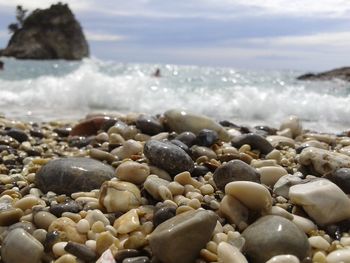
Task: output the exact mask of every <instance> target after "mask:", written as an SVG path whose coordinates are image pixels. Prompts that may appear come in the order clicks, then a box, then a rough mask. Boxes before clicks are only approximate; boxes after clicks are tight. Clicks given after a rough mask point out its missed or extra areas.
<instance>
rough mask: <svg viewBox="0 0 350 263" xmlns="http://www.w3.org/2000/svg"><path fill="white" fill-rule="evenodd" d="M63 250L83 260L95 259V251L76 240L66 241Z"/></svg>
mask: <svg viewBox="0 0 350 263" xmlns="http://www.w3.org/2000/svg"><path fill="white" fill-rule="evenodd" d="M64 250H65V251H67V252H68V253H70V254H72V255H74V256H76V257H77V258H79V259H81V260H83V261H85V262H90V261H95V259H96V252H95V251H94V250H92V249H91V248H89V247H88V246H86V245H83V244H79V243H76V242H68V243H67V245H66V246H65V247H64Z"/></svg>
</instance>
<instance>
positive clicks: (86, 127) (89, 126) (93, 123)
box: [70, 116, 110, 136]
mask: <svg viewBox="0 0 350 263" xmlns="http://www.w3.org/2000/svg"><path fill="white" fill-rule="evenodd" d="M109 119H110V118H109V117H106V116H94V117H91V118H86V119H84V120H82V121H80V122H79V123H78V124H76V125H75V126H74V127H73V128H72V130H71V132H70V135H71V136H90V135H95V134H96V133H97V131H98V130H100V129H101V127H102V125H103V124H104V123H105V122H106V121H108V120H109Z"/></svg>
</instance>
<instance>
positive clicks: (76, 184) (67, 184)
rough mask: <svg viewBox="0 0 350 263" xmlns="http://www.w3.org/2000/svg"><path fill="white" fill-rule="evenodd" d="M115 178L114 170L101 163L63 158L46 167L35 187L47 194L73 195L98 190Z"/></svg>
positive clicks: (39, 175)
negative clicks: (105, 182)
mask: <svg viewBox="0 0 350 263" xmlns="http://www.w3.org/2000/svg"><path fill="white" fill-rule="evenodd" d="M113 177H114V170H113V168H112V167H110V166H108V165H105V164H103V163H101V162H99V161H96V160H93V159H89V158H79V157H76V158H62V159H56V160H52V161H50V162H48V163H47V164H46V165H44V166H43V167H42V168H41V169H40V170H39V172H38V173H37V174H36V176H35V185H36V186H37V187H38V188H39V189H40V190H41V191H43V192H45V193H46V192H48V191H53V192H55V193H57V194H72V193H74V192H80V191H83V192H88V191H91V190H93V189H98V188H100V186H101V184H102V183H103V182H104V181H108V180H110V179H111V178H113Z"/></svg>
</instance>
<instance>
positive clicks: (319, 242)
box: [309, 236, 331, 251]
mask: <svg viewBox="0 0 350 263" xmlns="http://www.w3.org/2000/svg"><path fill="white" fill-rule="evenodd" d="M309 244H310V246H311V247H312V248H315V249H320V250H324V251H327V250H328V248H329V247H330V246H331V245H330V244H329V242H328V241H327V240H326V239H324V238H323V237H321V236H312V237H309Z"/></svg>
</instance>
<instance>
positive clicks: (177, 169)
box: [144, 140, 194, 175]
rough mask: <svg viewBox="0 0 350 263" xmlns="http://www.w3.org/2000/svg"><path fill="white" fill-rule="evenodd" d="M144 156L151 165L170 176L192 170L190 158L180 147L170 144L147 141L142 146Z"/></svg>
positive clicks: (192, 164)
mask: <svg viewBox="0 0 350 263" xmlns="http://www.w3.org/2000/svg"><path fill="white" fill-rule="evenodd" d="M144 154H145V156H146V158H147V159H148V160H149V161H150V162H151V163H152V164H154V165H155V166H157V167H159V168H161V169H164V170H165V171H167V172H168V173H170V174H171V175H176V174H178V173H181V172H183V171H189V172H191V171H192V170H193V168H194V163H193V161H192V159H191V157H190V156H189V155H188V154H187V153H186V152H185V151H184V150H182V149H181V148H180V147H178V146H176V145H174V144H171V143H165V142H160V141H156V140H149V141H148V142H146V144H145V146H144Z"/></svg>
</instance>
